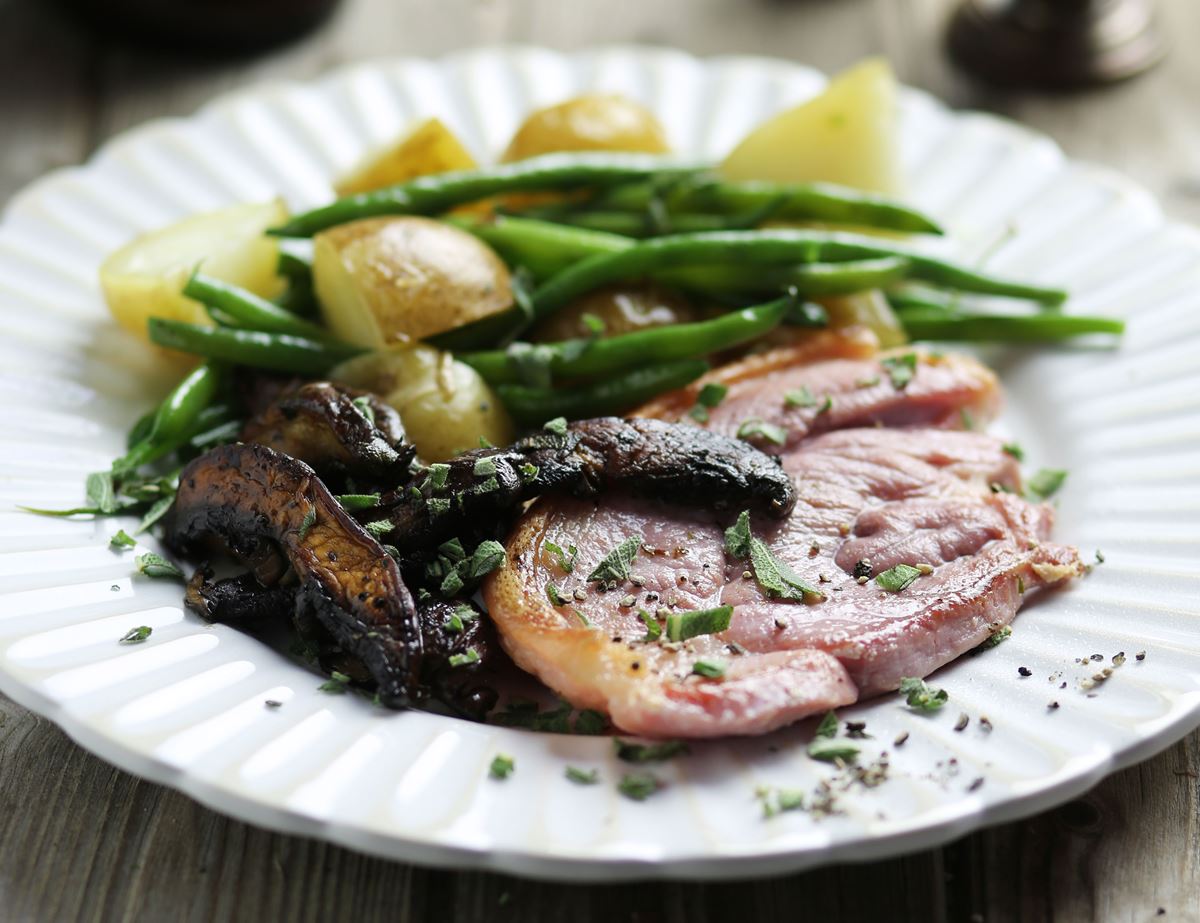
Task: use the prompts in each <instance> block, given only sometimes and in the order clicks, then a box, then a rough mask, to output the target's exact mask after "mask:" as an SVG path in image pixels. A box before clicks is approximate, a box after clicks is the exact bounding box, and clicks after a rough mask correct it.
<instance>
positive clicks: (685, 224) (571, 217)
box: [515, 205, 762, 238]
mask: <svg viewBox="0 0 1200 923" xmlns="http://www.w3.org/2000/svg"><path fill="white" fill-rule="evenodd" d="M515 214H516V215H518V216H520V217H521V218H527V219H530V220H535V221H544V222H546V223H548V224H557V225H562V226H566V227H573V228H578V229H579V230H581V231H594V232H595V233H598V234H614V235H618V236H621V237H633V238H645V237H660V236H662V235H664V234H696V233H703V232H705V231H732V230H738V229H744V228H752V227H755V226H756V225H757V224H759V222H760V221H761V220H762V217H761V215H759V214H758V213H757V212H754V213H752V214H748V215H744V216H733V215H698V214H674V213H673V214H670V215H665V216H663V217H662V220H661V221H656V220H655V218H654V216H653V215H651V214H649V213H642V212H620V211H606V210H601V209H592V208H578V207H571V206H569V205H552V206H543V207H540V208H529V209H522V210H520V211H518V212H516V213H515Z"/></svg>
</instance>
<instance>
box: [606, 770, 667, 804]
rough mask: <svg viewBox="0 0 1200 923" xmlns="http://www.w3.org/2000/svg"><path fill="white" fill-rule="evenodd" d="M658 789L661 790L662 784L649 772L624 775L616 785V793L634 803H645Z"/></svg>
mask: <svg viewBox="0 0 1200 923" xmlns="http://www.w3.org/2000/svg"><path fill="white" fill-rule="evenodd" d="M660 788H662V782H661V781H659V779H658V777H657V776H655V775H654V774H653V773H649V772H630V773H626V774H625V775H624V776H622V777H621V781H620V782H619V783H618V784H617V791H619V792H620V793H621V794H622V795H624V796H625V797H626V798H631V799H633V800H634V801H645V800H646V799H647V798H649V797H650V796H651V795H653V794H654V793H655V792H657V791H658V790H659V789H660Z"/></svg>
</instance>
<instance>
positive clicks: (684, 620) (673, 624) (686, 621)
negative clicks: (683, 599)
mask: <svg viewBox="0 0 1200 923" xmlns="http://www.w3.org/2000/svg"><path fill="white" fill-rule="evenodd" d="M732 618H733V606H717V607H715V608H713V609H697V610H695V611H693V612H672V613H671V614H670V615H668V616H667V640H668V641H686V640H688V639H689V638H697V637H699V636H700V635H715V634H717V633H718V632H722V631H725V630H726V629H727V628H728V627H729V623H730V621H731V620H732Z"/></svg>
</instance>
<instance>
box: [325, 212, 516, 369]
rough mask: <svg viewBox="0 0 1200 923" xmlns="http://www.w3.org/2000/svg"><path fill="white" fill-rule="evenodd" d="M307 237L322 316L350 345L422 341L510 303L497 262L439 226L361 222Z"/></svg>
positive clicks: (506, 279) (470, 239)
mask: <svg viewBox="0 0 1200 923" xmlns="http://www.w3.org/2000/svg"><path fill="white" fill-rule="evenodd" d="M313 240H314V248H313V282H314V284H315V286H316V292H317V298H318V299H319V301H320V302H321V311H322V315H323V317H324V319H325V323H326V324H327V325H328V326H329V329H330V330H332V331H333V332H334V334H336V335H337V336H338V337H340V338H341V339H343V340H346V341H347V342H350V343H356V344H358V345H360V346H366V347H369V348H375V349H377V348H380V347H383V346H388V345H391V344H394V343H409V342H412V341H415V340H422V339H424V338H426V337H429V336H433V335H434V334H435V333H441V332H442V331H444V330H451V329H453V328H455V327H460V326H462V325H463V324H469V323H471V322H472V321H476V320H479V319H481V318H484V317H487V316H489V315H491V314H495V313H497V312H499V311H504V310H506V309H507V308H508V307H510V306H511V305H512V303H513V297H512V280H511V278H510V276H509V272H508V267H507V266H505V265H504V261H503V260H501V259H500V257H499V256H497V255H496V253H495V252H494V251H493V250H492V249H491V248H490V247H488V246H487V245H486V244H484V243H482V242H481V241H480V240H479V239H478V238H476V237H474V236H472V235H471V234H468V233H467V232H466V231H461V230H459V229H458V228H456V227H453V226H452V225H449V224H445V223H443V222H441V221H434V220H433V219H430V218H417V217H411V216H404V217H386V218H365V219H362V220H360V221H352V222H350V223H349V224H342V225H338V226H337V227H334V228H330V229H329V230H327V231H322V232H321V233H320V234H318V235H316V237H315V238H314V239H313Z"/></svg>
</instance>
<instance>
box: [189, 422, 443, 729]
mask: <svg viewBox="0 0 1200 923" xmlns="http://www.w3.org/2000/svg"><path fill="white" fill-rule="evenodd" d="M165 535H166V540H167V542H168V544H170V545H171V546H172V547H173V548H175V549H176V550H178V551H180V552H181V553H185V554H186V553H187V552H188V550H189V549H195V548H198V547H199V546H200V545H201V543H202V542H203V541H204V540H205V539H206V538H209V537H217V538H219V539H221V540H222V541H223V542H224V543H225V544H226V545H227V546H228V547H229V550H230V551H232V552H233V553H234V554H235V555H242V554H244V553H246V552H253V551H256V550H258V549H259V547H260V543H261V542H262V541H263V540H269V541H270V542H273V543H274V544H275V545H277V546H278V547H279V550H280V551H281V552H282V553H283V555H284V556H285V557H286V558H287V560H288V562H289V563H290V564H291V566H292V568H293V569H294V571H295V573H296V576H297V578H298V582H299V587H298V589H297V594H298V599H299V600H300V604H301V605H303V606H304V607H306V608H308V609H310V610H311V611H312V613H313V614H314V615H315V616H316V618H317V620H318V621H319V622H320V623H321V624H322V625H323V626H324V627H325V628H326V630H328V631H329V632H330V634H331V635H332V636H333V638H334V640H335V641H336V642H337V643H338V644H339V645H340V646H341V647H342V649H343V650H345V651H346V652H347V653H349V654H351V655H353V656H355V657H357V658H358V659H359V660H361V661H362V662H363V664H364V665H365V666H366V668H367V670H368V671H369V672H370V674H371V676H372V677H373V678H374V679H375V682H376V683H377V684H378V687H379V696H380V701H381V702H382V703H383V704H384V705H387V706H389V707H393V708H400V707H404V706H407V705H409V704H412V703H413V702H414V701H417V700H419V699H420V698H422V697H423V695H424V694H423V691H422V687H421V684H420V674H421V656H422V644H421V626H420V622H419V619H418V617H417V612H416V607H415V606H414V604H413V600H412V596H411V595H410V594H409V591H408V588H407V587H406V586H405V585H404V581H403V580H402V579H401V577H400V571H399V570H398V569H397V567H396V563H395V561H393V560H392V559H391V558H390V557H389V556H388V555H387V553H386V552H385V551H384V550H383V548H381V547H380V545H379V543H378V542H377V541H376V540H375V539H373V538H372V537H371V536H370V535H369V534H368V533H367V532H365V531H364V530H363V528H362V527H361V526H359V525H358V523H356V522H355V521H354V520H353V519H351V518H350V517H349V516H348V515H347V514H346V512H345V510H343V509H342V507H341V506H340V505H339V504H338V502H337V501H336V500H335V499H334V498H333V496H332V495H331V494H330V493H329V491H328V490H327V489H326V487H325V485H324V484H322V483H321V481H320V480H319V479H318V478H317V476H316V474H315V473H314V472H313V470H312V468H310V467H309V466H308V465H306V464H304V463H303V462H301V461H298V460H296V459H294V458H290V457H288V456H287V455H283V454H281V453H279V452H277V451H275V450H273V449H271V448H268V447H266V446H262V445H251V444H244V445H226V446H220V447H218V448H216V449H213V450H211V451H209V452H207V453H206V454H204V455H201V456H200V457H199V458H197V459H195V460H194V461H192V462H191V463H190V464H189V465H188V466H187V467H186V468H184V469H183V471H182V472H181V473H180V476H179V493H178V494H177V495H176V498H175V505H174V506H173V507H172V508H171V512H170V513H169V514H168V516H167V519H166V528H165Z"/></svg>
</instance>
